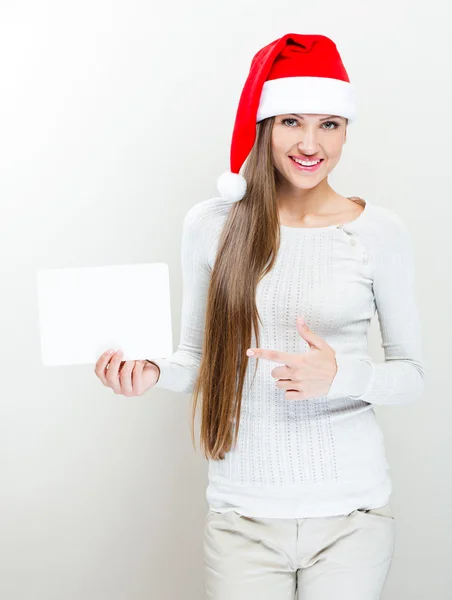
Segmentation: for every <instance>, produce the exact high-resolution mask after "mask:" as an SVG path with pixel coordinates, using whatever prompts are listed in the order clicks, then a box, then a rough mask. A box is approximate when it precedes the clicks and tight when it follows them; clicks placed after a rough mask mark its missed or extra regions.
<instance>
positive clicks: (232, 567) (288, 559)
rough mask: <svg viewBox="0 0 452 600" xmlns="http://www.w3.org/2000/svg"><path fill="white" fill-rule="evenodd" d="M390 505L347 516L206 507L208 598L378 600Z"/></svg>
mask: <svg viewBox="0 0 452 600" xmlns="http://www.w3.org/2000/svg"><path fill="white" fill-rule="evenodd" d="M394 539H395V519H394V514H393V511H392V507H391V504H390V503H388V504H386V505H385V506H383V507H381V508H374V509H371V510H367V511H365V510H363V509H359V510H354V511H353V512H351V513H350V514H348V515H341V516H333V517H314V518H305V519H275V518H256V517H247V516H243V515H240V514H239V513H237V512H235V511H228V512H225V513H218V512H215V511H213V510H209V511H208V513H207V516H206V521H205V529H204V557H205V558H204V561H205V587H206V599H208V600H297V599H298V600H378V599H379V598H380V594H381V591H382V589H383V586H384V583H385V581H386V577H387V574H388V571H389V567H390V564H391V560H392V554H393V550H394Z"/></svg>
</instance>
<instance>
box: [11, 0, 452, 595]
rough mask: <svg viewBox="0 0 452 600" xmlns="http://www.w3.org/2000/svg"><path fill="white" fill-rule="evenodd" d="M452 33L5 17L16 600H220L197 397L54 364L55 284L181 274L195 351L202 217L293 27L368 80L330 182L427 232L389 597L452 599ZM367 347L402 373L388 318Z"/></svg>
mask: <svg viewBox="0 0 452 600" xmlns="http://www.w3.org/2000/svg"><path fill="white" fill-rule="evenodd" d="M450 29H451V13H450V3H448V2H446V1H445V0H443V1H442V0H433V1H430V2H428V3H424V2H421V1H420V0H416V1H415V2H413V1H407V0H397V2H394V1H388V0H382V1H380V2H379V3H368V2H362V1H361V0H354V1H346V2H338V1H337V0H336V1H335V2H312V1H310V2H284V1H282V0H280V1H279V2H278V3H276V2H268V1H265V0H260V1H259V2H255V1H253V2H251V1H250V0H238V1H237V0H229V1H228V2H227V3H226V2H221V3H219V2H214V1H213V0H209V1H207V0H204V1H200V0H191V1H190V2H184V1H182V0H173V1H172V2H164V3H162V4H157V3H155V2H149V1H147V2H145V1H141V2H131V1H130V0H121V1H119V0H117V1H113V2H105V1H103V0H78V2H64V1H61V0H60V1H58V2H57V1H53V2H46V1H40V2H30V1H28V2H20V1H15V2H13V1H12V0H10V1H8V0H3V2H2V3H1V5H0V55H1V59H0V65H1V66H0V69H1V71H0V103H1V111H0V119H1V122H0V169H1V172H0V173H1V176H0V186H1V187H0V203H1V204H0V208H1V217H0V268H1V273H0V274H1V279H0V286H1V296H0V298H1V311H0V334H1V337H0V339H1V347H0V352H1V363H0V365H1V379H0V381H1V389H0V597H1V598H5V600H61V599H62V598H64V600H81V599H82V598H83V600H145V599H146V600H147V599H149V598H158V599H159V600H174V599H175V598H181V599H182V598H183V599H184V600H195V599H196V600H199V599H200V598H203V597H204V596H203V593H204V588H203V579H204V571H203V569H204V565H203V554H202V535H203V524H204V518H205V513H206V510H207V504H206V500H205V487H206V485H207V463H206V461H205V460H204V459H203V458H202V457H201V453H200V451H199V444H198V452H195V450H194V449H193V447H192V444H191V438H190V431H189V409H190V396H189V395H180V394H175V393H172V392H169V391H166V390H151V391H150V392H149V393H147V394H145V395H144V396H143V397H138V398H126V397H123V396H117V395H115V394H114V392H113V391H112V390H111V389H109V388H106V387H104V386H103V385H102V384H101V382H100V381H99V379H98V378H97V377H96V376H95V374H94V371H93V368H91V367H86V366H80V367H67V368H66V367H61V368H46V367H44V366H43V365H42V364H41V362H40V355H39V336H38V319H37V297H36V288H35V273H36V270H37V269H40V268H64V267H82V266H97V265H103V264H105V265H106V264H112V265H113V264H132V263H140V262H160V261H161V262H167V263H168V264H169V268H170V279H171V290H172V314H173V322H174V330H173V332H174V345H175V347H176V346H177V343H178V336H179V331H180V309H181V287H182V286H181V272H180V256H179V253H180V242H181V231H182V221H183V217H184V216H185V214H186V212H187V211H188V209H189V208H190V207H191V206H192V205H193V204H195V203H196V202H199V201H201V200H203V199H205V198H208V197H211V196H213V195H217V190H216V178H217V177H218V175H220V173H222V172H223V171H225V170H226V169H228V168H229V150H230V139H231V135H232V128H233V124H234V119H235V113H236V109H237V105H238V100H239V97H240V93H241V90H242V87H243V84H244V82H245V79H246V77H247V74H248V70H249V66H250V63H251V59H252V57H253V55H254V54H255V52H257V50H258V49H259V48H261V47H262V46H264V45H267V44H268V43H270V42H271V41H273V40H274V39H276V38H278V37H281V36H282V35H284V34H285V33H319V34H323V35H327V36H329V37H331V38H332V39H333V40H334V41H335V42H336V44H337V47H338V50H339V52H340V54H341V56H342V59H343V61H344V64H345V66H346V69H347V71H348V73H349V76H350V79H351V81H352V82H353V83H354V85H355V86H356V90H357V100H358V119H357V121H356V122H355V123H354V124H352V125H351V126H350V127H349V134H348V139H347V144H346V145H345V147H344V152H343V155H342V158H341V161H340V163H339V164H338V165H337V167H336V169H335V170H334V172H333V174H332V175H331V177H330V183H331V185H332V186H333V188H334V189H335V190H336V191H337V192H339V193H340V194H343V195H356V196H360V197H362V198H364V199H366V198H367V199H369V200H370V201H371V202H373V203H374V204H379V205H381V206H385V207H388V208H391V209H392V210H394V211H395V212H396V213H397V214H399V215H400V216H401V217H402V218H403V219H404V220H405V222H406V223H407V225H408V226H409V228H410V231H411V233H412V237H413V243H414V250H415V253H416V265H417V288H418V301H419V308H420V311H421V316H422V321H423V330H424V339H425V342H424V352H425V358H426V364H425V367H426V372H427V376H428V384H427V390H426V393H425V395H424V398H423V400H422V401H420V402H419V403H415V404H412V405H409V406H399V407H384V408H381V407H380V408H377V409H376V410H377V417H378V419H379V421H380V423H381V424H382V427H383V430H384V434H385V439H386V444H387V454H388V460H389V463H390V465H391V467H392V470H391V474H392V478H393V485H394V492H393V496H392V504H393V508H394V511H395V513H396V515H397V517H396V518H397V541H396V548H395V554H394V558H393V563H392V566H391V571H390V574H389V577H388V580H387V584H386V587H385V590H384V594H383V600H401V599H405V598H406V599H408V598H409V599H410V600H425V599H426V598H435V600H446V599H447V598H450V590H451V588H452V569H451V568H450V538H451V535H452V516H451V514H452V513H451V505H452V483H451V467H450V461H451V455H452V435H451V433H450V427H451V426H450V423H451V417H452V409H451V404H452V396H451V392H450V374H451V371H452V368H451V365H450V359H451V352H450V345H451V335H452V327H451V318H450V307H451V305H452V299H451V284H450V262H451V251H450V235H451V222H452V214H451V208H450V206H451V200H452V199H451V193H450V163H451V158H452V156H451V141H450V140H451V139H452V128H451V122H452V120H451V116H450V107H451V105H452V102H451V100H452V98H451V69H450V63H451V41H450V40H451V37H450ZM120 286H121V282H120V281H118V289H119V288H120ZM369 342H370V345H371V350H372V353H373V355H374V356H375V357H376V358H379V359H380V360H382V357H383V353H382V350H381V348H380V338H379V332H378V325H377V322H376V321H373V323H372V328H371V335H370V337H369ZM275 600H278V599H275Z"/></svg>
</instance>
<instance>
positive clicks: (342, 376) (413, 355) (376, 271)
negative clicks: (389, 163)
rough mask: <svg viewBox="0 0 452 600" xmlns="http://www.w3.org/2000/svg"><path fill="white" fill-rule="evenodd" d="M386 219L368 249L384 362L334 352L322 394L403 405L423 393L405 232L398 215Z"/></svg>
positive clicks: (418, 324)
mask: <svg viewBox="0 0 452 600" xmlns="http://www.w3.org/2000/svg"><path fill="white" fill-rule="evenodd" d="M392 217H393V218H392V223H391V226H390V227H389V228H388V231H386V232H385V234H384V235H383V232H381V234H380V235H378V239H376V240H375V244H373V245H374V246H375V249H374V251H373V252H372V254H373V262H374V266H373V291H374V298H375V303H376V308H377V313H378V321H379V326H380V333H381V339H382V347H383V350H384V362H383V363H375V362H373V361H371V360H368V359H359V358H356V357H350V356H349V355H345V354H341V353H336V363H337V367H338V369H337V373H336V375H335V378H334V380H333V382H332V384H331V387H330V390H329V392H328V394H327V397H328V398H333V397H338V396H341V397H342V396H347V397H349V398H351V399H353V400H363V401H365V402H369V403H372V404H407V403H409V402H411V401H412V400H415V399H417V398H418V397H420V396H422V394H423V391H424V368H423V358H422V332H421V320H420V315H419V311H418V307H417V301H416V289H415V287H416V281H415V266H414V254H413V248H412V242H411V236H410V233H409V230H408V228H407V226H406V225H405V223H404V222H403V221H402V219H401V218H400V217H399V216H398V215H396V214H395V213H392Z"/></svg>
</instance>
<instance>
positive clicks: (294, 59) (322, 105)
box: [217, 33, 356, 202]
mask: <svg viewBox="0 0 452 600" xmlns="http://www.w3.org/2000/svg"><path fill="white" fill-rule="evenodd" d="M286 113H313V114H331V115H338V116H342V117H345V118H347V119H349V122H351V121H354V120H355V117H356V102H355V90H354V87H353V85H352V84H351V83H350V80H349V77H348V74H347V71H346V70H345V67H344V65H343V63H342V60H341V57H340V55H339V52H338V50H337V48H336V44H335V43H334V42H333V41H332V40H330V38H328V37H326V36H324V35H308V34H300V33H287V34H286V35H284V36H283V37H281V38H279V39H277V40H275V41H274V42H271V43H270V44H268V45H267V46H264V48H261V50H259V51H258V52H257V54H255V56H254V58H253V60H252V62H251V67H250V72H249V75H248V78H247V80H246V82H245V85H244V87H243V91H242V94H241V96H240V101H239V106H238V109H237V114H236V119H235V124H234V131H233V134H232V142H231V154H230V166H231V170H230V171H226V172H225V173H223V174H222V175H220V177H219V178H218V180H217V187H218V191H219V192H220V194H221V195H222V196H223V197H224V198H225V199H227V200H228V201H229V202H237V201H238V200H241V199H242V198H243V197H244V196H245V193H246V180H245V178H244V177H243V176H242V175H240V174H239V171H240V168H241V166H242V165H243V163H244V162H245V160H246V158H247V156H248V154H249V153H250V151H251V149H252V147H253V145H254V141H255V137H256V123H258V122H259V121H262V120H263V119H266V118H268V117H272V116H275V115H281V114H286Z"/></svg>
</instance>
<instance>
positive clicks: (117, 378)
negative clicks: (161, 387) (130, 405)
mask: <svg viewBox="0 0 452 600" xmlns="http://www.w3.org/2000/svg"><path fill="white" fill-rule="evenodd" d="M121 356H122V352H121V351H118V352H116V353H112V352H110V351H107V352H104V353H103V354H101V356H100V357H99V360H98V361H97V363H96V366H95V369H94V372H95V373H96V375H97V376H98V377H99V379H100V380H101V381H102V383H103V384H104V385H105V386H107V387H111V388H112V390H113V391H114V393H115V394H122V395H123V396H127V397H128V398H129V397H131V396H142V395H143V394H144V393H145V392H147V391H148V390H149V389H151V388H152V387H154V385H155V384H156V383H157V381H158V378H159V376H160V369H159V368H158V366H157V365H155V364H153V363H151V362H149V361H147V360H126V361H121Z"/></svg>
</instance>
